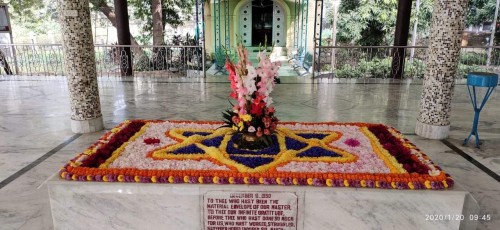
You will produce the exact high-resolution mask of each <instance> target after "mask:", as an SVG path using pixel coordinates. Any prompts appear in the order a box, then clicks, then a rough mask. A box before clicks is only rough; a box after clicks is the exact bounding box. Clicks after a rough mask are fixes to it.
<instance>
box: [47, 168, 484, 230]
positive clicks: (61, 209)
mask: <svg viewBox="0 0 500 230" xmlns="http://www.w3.org/2000/svg"><path fill="white" fill-rule="evenodd" d="M48 189H49V194H50V204H51V209H52V217H53V221H54V228H55V229H176V230H177V229H212V230H222V229H226V230H230V229H233V230H245V229H258V230H264V229H269V230H271V229H283V230H285V229H286V230H288V229H299V230H300V229H304V230H308V229H314V230H320V229H475V228H476V223H477V221H471V220H469V215H470V214H473V213H479V212H478V206H477V204H476V202H475V201H474V200H473V199H472V197H471V195H470V194H469V193H468V192H466V191H462V190H459V189H458V188H455V189H451V190H442V191H433V190H429V191H427V190H384V189H367V188H361V189H356V188H327V187H307V186H276V185H274V186H266V185H256V186H255V185H254V186H248V185H205V184H140V183H103V182H75V181H65V180H60V179H58V177H55V178H54V179H52V180H50V181H49V182H48ZM461 218H463V220H460V219H461Z"/></svg>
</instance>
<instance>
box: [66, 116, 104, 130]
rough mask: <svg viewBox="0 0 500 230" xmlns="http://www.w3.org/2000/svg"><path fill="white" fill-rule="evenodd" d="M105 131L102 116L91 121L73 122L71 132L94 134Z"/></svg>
mask: <svg viewBox="0 0 500 230" xmlns="http://www.w3.org/2000/svg"><path fill="white" fill-rule="evenodd" d="M103 129H104V122H103V120H102V116H101V117H98V118H94V119H90V120H84V121H76V120H71V131H73V132H74V133H93V132H97V131H101V130H103Z"/></svg>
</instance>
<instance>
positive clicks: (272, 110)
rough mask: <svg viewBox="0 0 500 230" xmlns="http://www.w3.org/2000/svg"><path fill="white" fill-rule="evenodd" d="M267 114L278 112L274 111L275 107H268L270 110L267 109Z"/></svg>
mask: <svg viewBox="0 0 500 230" xmlns="http://www.w3.org/2000/svg"><path fill="white" fill-rule="evenodd" d="M267 112H268V113H274V112H276V111H275V110H274V107H272V106H271V107H268V108H267Z"/></svg>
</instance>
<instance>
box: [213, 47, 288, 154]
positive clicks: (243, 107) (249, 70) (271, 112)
mask: <svg viewBox="0 0 500 230" xmlns="http://www.w3.org/2000/svg"><path fill="white" fill-rule="evenodd" d="M236 52H237V56H238V63H237V64H234V63H233V62H231V60H230V59H229V58H226V65H225V67H226V69H227V71H228V72H229V80H230V81H231V89H232V92H231V94H230V95H229V96H230V97H232V98H234V99H236V100H237V103H236V104H235V105H233V104H231V105H232V106H233V108H232V109H228V110H226V111H225V112H223V117H224V120H225V123H226V125H224V127H231V128H232V129H233V130H234V131H235V134H234V135H240V138H239V139H238V140H237V141H235V144H236V145H238V148H244V149H252V150H253V149H262V148H266V147H268V146H270V145H271V144H272V138H271V136H272V134H273V133H274V132H275V131H276V126H277V124H278V118H276V116H275V109H274V107H272V106H270V105H271V103H273V99H272V97H271V96H270V94H271V92H272V91H273V89H274V84H275V78H276V77H277V74H278V70H279V68H280V66H281V63H280V62H271V60H270V59H269V57H268V55H267V53H266V51H265V50H264V51H261V52H259V53H258V56H257V57H258V59H259V63H258V65H257V66H256V67H254V66H253V64H252V63H251V62H250V61H249V59H248V50H247V49H246V48H245V47H243V45H242V44H238V46H237V47H236Z"/></svg>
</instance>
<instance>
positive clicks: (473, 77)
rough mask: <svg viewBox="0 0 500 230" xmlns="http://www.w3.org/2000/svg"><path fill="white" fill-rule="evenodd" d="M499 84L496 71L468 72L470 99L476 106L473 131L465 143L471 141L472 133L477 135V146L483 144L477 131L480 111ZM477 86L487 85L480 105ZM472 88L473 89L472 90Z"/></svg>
mask: <svg viewBox="0 0 500 230" xmlns="http://www.w3.org/2000/svg"><path fill="white" fill-rule="evenodd" d="M497 85H498V75H497V74H494V73H482V72H476V73H469V74H467V89H468V90H469V96H470V100H471V101H472V106H473V107H474V123H473V124H472V131H471V132H470V134H469V137H467V139H465V141H464V145H466V144H467V142H469V140H470V138H471V137H472V135H474V136H475V137H476V147H477V148H479V145H481V141H480V140H479V134H478V133H477V124H478V122H479V113H481V110H482V109H483V107H484V105H485V104H486V101H488V99H489V97H490V95H491V93H493V90H494V89H495V87H496V86H497ZM476 87H487V89H486V94H485V95H484V98H483V101H482V102H481V105H480V106H479V107H478V100H477V95H476ZM471 88H472V91H471Z"/></svg>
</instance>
